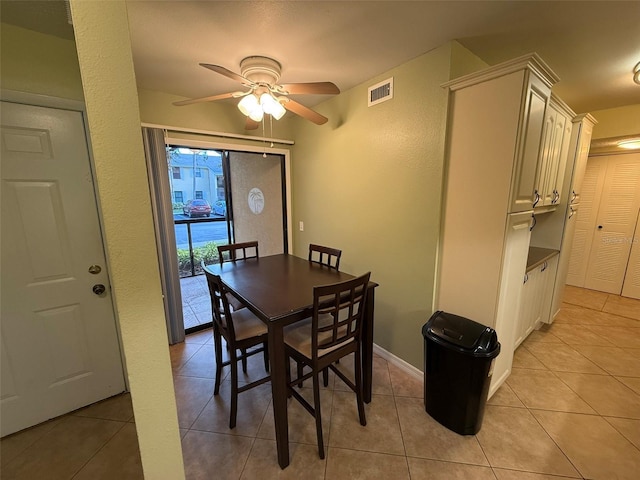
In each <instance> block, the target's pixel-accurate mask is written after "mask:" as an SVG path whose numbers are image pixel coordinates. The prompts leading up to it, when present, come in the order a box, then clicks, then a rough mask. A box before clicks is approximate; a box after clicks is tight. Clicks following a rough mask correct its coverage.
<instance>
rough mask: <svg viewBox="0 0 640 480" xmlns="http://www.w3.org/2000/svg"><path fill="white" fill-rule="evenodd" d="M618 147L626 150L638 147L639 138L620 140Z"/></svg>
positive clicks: (639, 143)
mask: <svg viewBox="0 0 640 480" xmlns="http://www.w3.org/2000/svg"><path fill="white" fill-rule="evenodd" d="M618 146H619V147H620V148H626V149H627V150H636V149H639V148H640V138H635V139H631V140H621V141H619V142H618Z"/></svg>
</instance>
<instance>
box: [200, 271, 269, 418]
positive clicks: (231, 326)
mask: <svg viewBox="0 0 640 480" xmlns="http://www.w3.org/2000/svg"><path fill="white" fill-rule="evenodd" d="M205 275H206V277H207V284H208V285H209V295H210V296H211V313H212V315H213V343H214V347H215V357H216V378H215V385H214V389H213V394H214V395H218V393H220V380H221V378H222V368H223V367H226V366H230V367H231V412H230V416H229V428H235V426H236V417H237V413H238V394H240V393H242V392H245V391H247V390H249V389H251V388H253V387H257V386H258V385H262V384H263V383H266V382H268V381H269V380H271V376H270V375H267V376H266V377H263V378H261V379H259V380H255V381H253V382H251V383H248V384H245V385H242V386H238V362H239V361H242V362H243V366H244V365H246V359H247V358H248V357H251V356H253V355H256V354H258V353H260V352H262V353H263V356H264V368H265V371H267V372H269V350H268V346H267V326H266V325H265V324H264V322H262V321H261V320H260V319H259V318H258V317H256V316H255V315H254V314H253V313H251V311H250V310H249V309H248V308H243V309H242V310H240V311H238V312H233V313H232V312H231V309H230V308H229V302H228V300H227V295H226V294H227V293H228V290H227V288H226V287H225V285H224V284H223V283H222V281H221V280H220V277H219V276H217V275H214V274H212V273H209V272H208V271H206V270H205ZM223 338H224V339H225V341H226V343H227V346H228V349H229V360H227V361H223V359H222V339H223ZM256 346H259V348H256V349H253V350H249V348H252V347H256ZM238 351H240V355H238ZM245 372H246V369H245Z"/></svg>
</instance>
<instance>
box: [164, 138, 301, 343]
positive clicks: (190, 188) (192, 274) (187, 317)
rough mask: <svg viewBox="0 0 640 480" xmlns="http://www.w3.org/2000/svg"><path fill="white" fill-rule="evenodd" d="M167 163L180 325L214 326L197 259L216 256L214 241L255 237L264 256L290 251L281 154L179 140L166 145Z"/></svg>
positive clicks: (189, 329)
mask: <svg viewBox="0 0 640 480" xmlns="http://www.w3.org/2000/svg"><path fill="white" fill-rule="evenodd" d="M167 161H168V164H169V184H170V192H171V201H172V207H173V224H174V231H175V239H176V255H177V258H178V271H179V277H180V278H179V282H180V290H181V293H182V311H183V322H184V330H185V334H189V333H192V332H195V331H198V330H202V329H205V328H209V327H211V325H212V324H211V321H212V318H211V304H210V299H209V291H208V287H207V284H206V280H205V278H204V272H203V271H202V266H201V265H202V263H204V264H211V263H217V262H218V261H219V259H218V251H217V247H218V246H220V245H226V244H228V243H236V242H242V241H250V240H258V241H259V242H260V252H261V254H262V255H269V254H275V253H286V252H287V251H288V243H289V242H288V228H287V225H288V223H289V222H288V220H287V218H288V216H287V203H288V202H287V189H286V168H285V167H286V161H285V155H283V154H264V153H257V152H250V151H241V150H227V149H216V148H206V147H202V146H199V147H194V146H187V145H184V144H178V143H167ZM256 192H259V193H256ZM257 197H260V201H261V202H262V203H261V204H260V208H256V198H257Z"/></svg>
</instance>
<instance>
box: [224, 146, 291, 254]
mask: <svg viewBox="0 0 640 480" xmlns="http://www.w3.org/2000/svg"><path fill="white" fill-rule="evenodd" d="M228 158H229V162H228V175H229V178H228V185H229V186H228V189H229V190H228V194H229V197H230V201H231V202H230V203H231V208H232V212H233V217H232V218H233V232H234V240H235V241H236V242H248V241H253V240H258V244H259V250H260V256H266V255H275V254H278V253H285V252H286V251H287V249H286V248H285V247H286V243H285V240H286V238H287V232H286V230H285V225H286V223H285V219H286V211H285V210H284V205H285V200H284V199H285V191H284V183H283V178H282V177H283V165H284V158H283V156H282V155H273V154H267V155H266V156H264V155H263V154H262V153H252V152H229V157H228Z"/></svg>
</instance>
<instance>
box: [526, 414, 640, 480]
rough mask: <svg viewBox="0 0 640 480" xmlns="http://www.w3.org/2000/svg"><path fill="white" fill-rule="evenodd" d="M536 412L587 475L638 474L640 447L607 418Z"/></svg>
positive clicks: (604, 478) (624, 476)
mask: <svg viewBox="0 0 640 480" xmlns="http://www.w3.org/2000/svg"><path fill="white" fill-rule="evenodd" d="M532 413H533V415H534V416H535V417H536V419H537V420H538V421H539V422H540V423H541V425H542V427H543V428H544V429H545V431H546V432H547V433H548V434H549V435H551V437H552V438H553V440H554V441H555V442H556V443H557V444H558V445H559V446H560V448H561V449H562V451H563V452H564V453H565V454H566V455H567V457H569V459H570V460H571V462H572V463H573V465H575V467H576V468H577V469H578V471H579V472H580V473H581V474H582V475H583V476H584V477H585V478H590V479H595V480H600V479H602V480H609V479H612V478H615V479H618V480H624V479H628V480H632V479H633V480H636V479H637V478H638V471H640V451H639V450H638V449H637V448H635V447H634V446H633V445H632V444H631V443H630V442H629V441H628V440H627V439H625V438H624V437H623V436H622V435H620V433H618V432H617V431H616V430H615V429H614V428H613V427H612V426H611V425H609V424H608V423H607V422H606V421H605V420H604V419H603V418H601V417H598V416H594V415H580V414H574V413H562V412H543V411H539V410H537V411H533V412H532Z"/></svg>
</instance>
